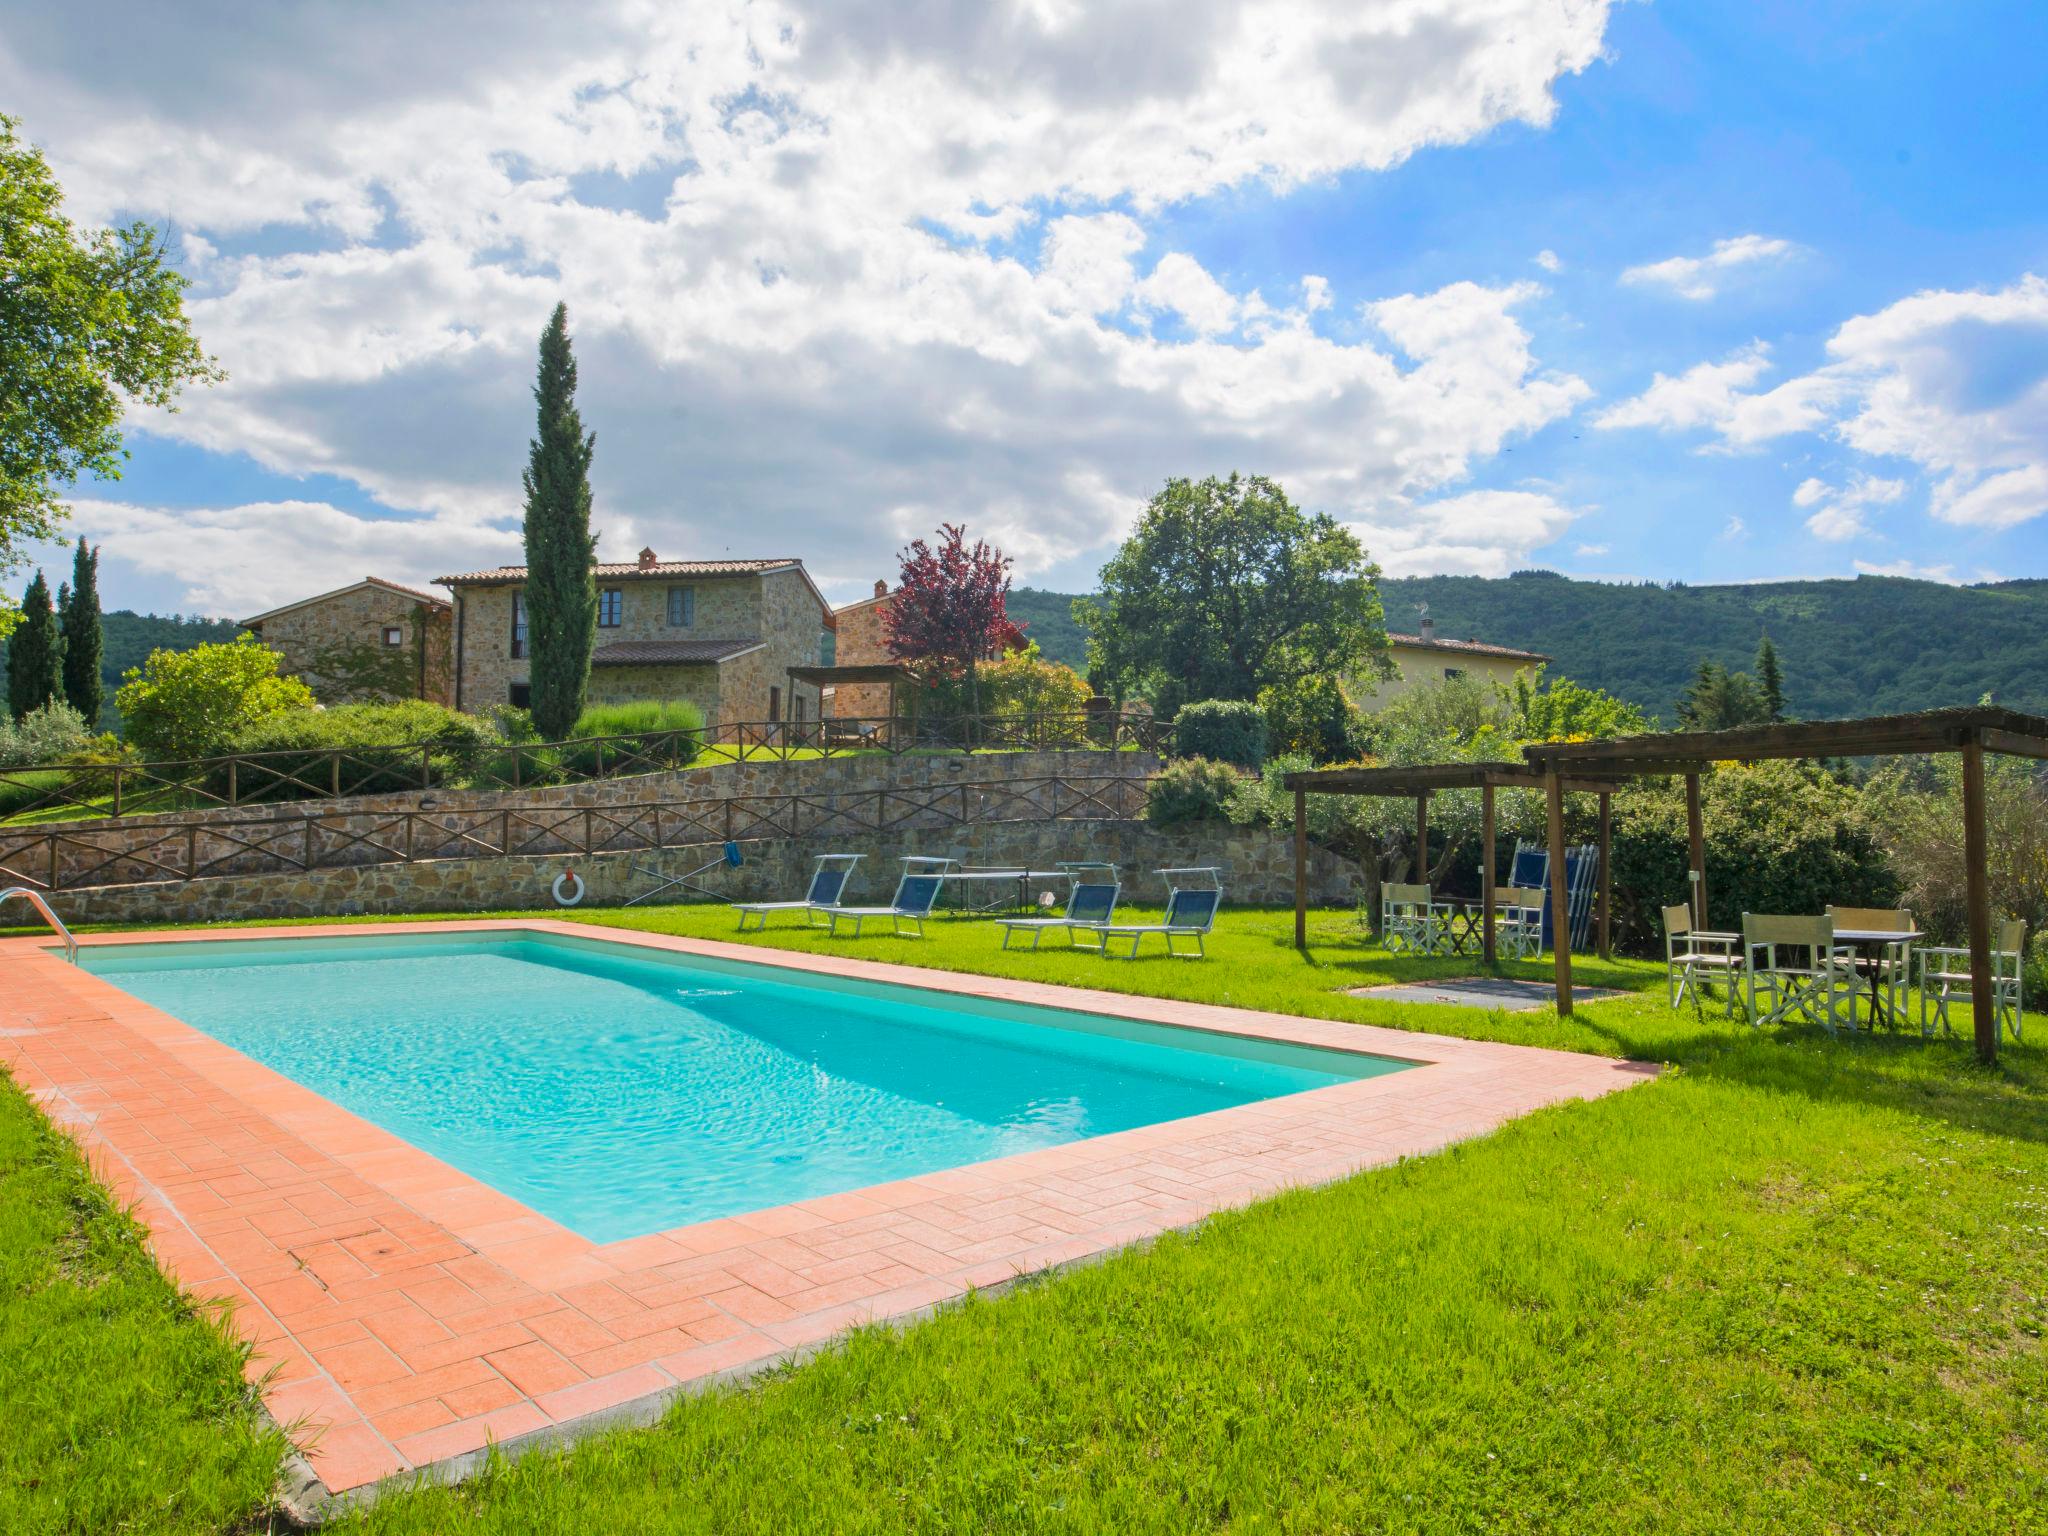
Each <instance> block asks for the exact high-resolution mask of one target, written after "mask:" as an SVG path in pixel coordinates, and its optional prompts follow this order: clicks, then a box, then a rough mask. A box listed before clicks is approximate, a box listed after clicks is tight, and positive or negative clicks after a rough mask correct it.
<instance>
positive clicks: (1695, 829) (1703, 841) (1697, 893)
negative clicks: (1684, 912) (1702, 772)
mask: <svg viewBox="0 0 2048 1536" xmlns="http://www.w3.org/2000/svg"><path fill="white" fill-rule="evenodd" d="M1685 841H1686V846H1687V849H1688V851H1689V853H1690V855H1691V858H1692V922H1693V926H1694V927H1695V928H1704V927H1706V926H1707V834H1706V830H1705V828H1704V827H1703V826H1702V825H1701V822H1700V776H1699V775H1698V774H1696V773H1688V774H1687V775H1686V776H1685Z"/></svg>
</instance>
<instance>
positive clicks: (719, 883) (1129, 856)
mask: <svg viewBox="0 0 2048 1536" xmlns="http://www.w3.org/2000/svg"><path fill="white" fill-rule="evenodd" d="M718 852H719V848H718V845H717V844H716V843H704V844H698V845H692V846H689V847H678V848H669V849H664V850H662V851H660V852H658V853H630V854H603V855H599V856H597V857H594V858H585V857H578V856H548V857H539V858H489V859H448V860H429V861H422V862H418V863H413V864H382V865H374V866H366V867H362V868H354V869H332V870H320V871H316V872H314V873H312V874H298V873H292V874H275V875H249V876H224V877H219V878H213V879H205V880H185V881H174V882H159V883H154V884H142V885H126V886H102V887H98V888H96V889H92V890H82V891H64V892H60V893H58V895H57V897H56V898H55V900H54V902H53V904H54V905H55V906H56V908H57V912H58V915H59V916H61V917H62V918H63V919H64V920H65V921H66V922H67V923H144V922H150V923H169V922H213V921H222V920H228V921H232V920H234V919H237V918H244V919H247V918H258V917H334V916H349V915H354V914H358V913H369V914H378V913H392V914H395V913H406V912H490V911H501V910H526V909H533V910H542V911H547V912H551V913H552V912H558V911H559V910H560V909H559V908H557V907H556V906H555V903H554V901H553V898H552V897H551V896H550V894H549V887H550V886H551V884H552V883H553V881H554V879H555V877H556V876H557V875H559V874H560V873H561V872H562V871H563V870H565V869H574V870H575V871H576V872H577V875H578V876H579V877H580V878H581V879H582V880H584V881H585V882H586V883H587V885H588V887H589V894H588V895H587V896H586V897H585V898H584V901H583V903H582V904H583V905H585V906H611V905H616V904H618V903H621V902H623V901H626V900H627V899H629V898H631V897H633V896H638V895H640V894H641V893H642V892H644V891H648V890H651V889H652V888H653V887H654V886H655V884H656V879H655V877H654V876H653V875H650V874H648V873H646V871H657V872H659V874H660V875H662V876H668V875H674V874H680V873H682V872H684V871H685V870H690V869H694V868H696V867H697V866H698V865H701V864H704V863H706V862H708V861H710V860H713V859H715V858H717V857H718ZM745 852H746V863H745V864H744V865H743V866H742V867H741V868H739V869H737V870H731V869H725V868H723V867H721V868H719V869H716V870H714V871H712V872H711V873H710V874H709V875H707V876H706V877H705V882H706V884H707V885H709V886H710V887H711V888H712V889H714V890H717V891H718V892H720V893H721V894H723V895H727V896H730V897H732V898H734V899H739V900H757V899H771V900H772V899H778V898H785V897H791V896H798V895H801V894H802V892H803V888H804V886H805V884H806V883H807V881H808V880H809V878H810V870H811V860H812V858H813V857H814V856H815V855H816V854H818V853H826V852H830V853H840V852H858V853H862V854H865V855H866V858H865V859H864V861H863V863H862V865H861V879H860V881H859V883H858V884H857V886H856V887H855V889H854V892H853V897H854V899H855V900H857V901H859V902H861V903H863V904H866V903H881V902H886V901H887V900H888V898H889V895H890V893H891V892H892V891H893V890H894V889H895V883H896V876H897V873H898V865H897V863H896V861H897V860H898V859H900V858H902V857H903V856H905V855H908V854H917V853H922V854H931V853H947V854H952V855H954V856H957V857H960V858H963V859H965V860H966V861H967V862H969V863H973V864H981V865H993V866H999V867H1008V866H1011V865H1018V866H1028V867H1031V868H1034V869H1050V868H1052V867H1053V866H1054V865H1055V864H1057V863H1058V862H1059V861H1060V860H1063V859H1102V860H1108V861H1110V862H1113V863H1115V864H1116V865H1117V866H1118V867H1119V868H1120V869H1121V870H1122V871H1123V878H1124V883H1125V888H1126V892H1127V895H1128V899H1129V900H1131V901H1132V902H1137V903H1143V904H1145V905H1148V906H1153V907H1157V906H1158V905H1160V904H1161V902H1162V901H1163V899H1164V885H1163V882H1162V881H1161V880H1160V879H1159V877H1158V876H1157V875H1156V874H1155V873H1154V871H1155V870H1158V869H1160V868H1165V867H1172V866H1185V865H1201V864H1215V865H1218V866H1220V867H1221V869H1222V870H1223V882H1224V893H1225V894H1224V901H1225V905H1226V907H1229V906H1232V905H1243V906H1274V905H1286V904H1288V903H1291V902H1292V901H1293V899H1294V863H1293V848H1292V843H1291V840H1290V839H1289V838H1288V837H1287V836H1285V835H1283V834H1280V833H1275V832H1269V831H1263V830H1257V829H1253V828H1247V827H1226V826H1222V825H1217V826H1211V827H1203V828H1175V829H1173V830H1171V831H1168V832H1159V831H1155V830H1153V829H1152V828H1151V827H1148V826H1146V825H1145V824H1144V823H1143V822H1135V821H1066V822H1054V823H1047V822H1006V823H995V824H990V825H985V826H980V827H968V828H953V829H951V830H950V832H949V833H947V834H946V835H945V836H943V837H940V836H935V835H934V834H932V833H929V832H926V833H918V832H892V833H875V834H870V835H868V836H866V837H863V838H861V839H858V840H856V841H854V842H853V843H852V844H851V845H849V844H848V843H847V842H846V841H845V840H842V839H831V840H828V841H824V842H820V841H817V840H813V839H808V838H788V839H778V840H775V841H768V842H758V843H750V844H748V845H747V846H746V850H745ZM1309 859H1310V862H1309V900H1310V902H1311V903H1313V904H1315V905H1317V906H1331V905H1341V904H1345V903H1348V902H1350V901H1351V900H1353V899H1354V895H1355V889H1356V881H1357V879H1358V868H1357V866H1356V865H1355V864H1353V863H1352V862H1351V861H1350V860H1348V859H1344V858H1340V857H1339V856H1337V855H1335V854H1332V853H1330V852H1328V851H1327V850H1323V849H1318V848H1311V849H1310V851H1309ZM1040 888H1044V889H1055V890H1060V889H1063V887H1062V886H1061V885H1060V883H1059V882H1058V881H1054V880H1041V881H1038V882H1036V883H1035V884H1034V886H1033V890H1034V891H1036V890H1037V889H1040ZM565 915H567V914H565ZM991 942H993V940H991Z"/></svg>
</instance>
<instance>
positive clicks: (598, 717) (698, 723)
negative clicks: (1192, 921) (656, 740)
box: [569, 699, 704, 740]
mask: <svg viewBox="0 0 2048 1536" xmlns="http://www.w3.org/2000/svg"><path fill="white" fill-rule="evenodd" d="M703 729H704V711H703V710H701V709H699V708H698V707H697V706H696V705H694V704H692V703H691V702H690V701H689V700H688V699H645V700H642V701H640V702H638V703H633V704H593V705H591V706H590V708H588V709H586V710H584V711H583V713H582V714H581V715H579V716H577V718H576V728H575V729H574V730H573V731H571V732H570V733H569V734H570V735H571V736H572V737H575V738H577V739H579V740H584V739H588V738H589V737H592V736H645V735H653V734H655V733H657V732H662V731H701V730H703Z"/></svg>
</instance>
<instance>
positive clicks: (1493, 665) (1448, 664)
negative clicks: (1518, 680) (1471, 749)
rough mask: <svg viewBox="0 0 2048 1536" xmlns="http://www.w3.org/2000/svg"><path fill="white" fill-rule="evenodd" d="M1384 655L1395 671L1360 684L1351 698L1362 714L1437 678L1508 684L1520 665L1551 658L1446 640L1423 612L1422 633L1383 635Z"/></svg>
mask: <svg viewBox="0 0 2048 1536" xmlns="http://www.w3.org/2000/svg"><path fill="white" fill-rule="evenodd" d="M1387 659H1388V660H1389V661H1391V662H1393V664H1394V675H1393V676H1392V677H1390V678H1388V679H1387V680H1386V681H1385V682H1383V683H1378V684H1376V685H1375V686H1373V687H1372V688H1370V689H1362V690H1361V691H1360V692H1359V694H1358V696H1357V698H1356V700H1355V702H1356V703H1357V705H1358V707H1359V709H1361V710H1362V711H1364V712H1365V713H1366V714H1372V713H1374V712H1376V711H1378V710H1382V709H1385V708H1386V707H1387V705H1388V704H1390V703H1392V702H1393V701H1394V700H1395V699H1398V698H1399V697H1400V696H1401V695H1402V694H1404V693H1407V692H1408V691H1409V690H1411V689H1414V688H1421V687H1426V686H1428V685H1429V684H1432V683H1441V682H1442V681H1443V680H1444V679H1445V678H1449V677H1469V678H1473V679H1475V680H1477V681H1479V682H1482V683H1498V684H1500V685H1501V686H1502V687H1506V686H1508V685H1509V684H1510V683H1512V682H1513V681H1514V680H1515V674H1516V673H1517V672H1520V671H1521V670H1522V669H1523V668H1525V667H1539V666H1542V665H1544V664H1545V663H1546V662H1548V661H1549V660H1550V658H1549V657H1548V656H1543V655H1539V654H1538V653H1537V652H1535V651H1518V650H1516V649H1515V648H1514V647H1513V646H1509V645H1490V644H1488V643H1487V642H1486V641H1484V640H1478V639H1472V640H1447V639H1445V638H1444V637H1442V636H1441V635H1439V634H1438V633H1437V632H1436V620H1434V619H1432V618H1430V617H1429V616H1428V615H1427V614H1424V615H1423V618H1422V633H1421V634H1419V635H1396V634H1391V633H1390V634H1389V635H1388V636H1387Z"/></svg>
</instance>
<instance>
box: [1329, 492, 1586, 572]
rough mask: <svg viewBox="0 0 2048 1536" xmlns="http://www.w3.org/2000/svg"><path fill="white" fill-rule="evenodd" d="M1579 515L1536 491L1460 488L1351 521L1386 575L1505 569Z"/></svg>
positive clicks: (1523, 561) (1522, 560)
mask: <svg viewBox="0 0 2048 1536" xmlns="http://www.w3.org/2000/svg"><path fill="white" fill-rule="evenodd" d="M1578 515H1579V514H1578V512H1577V511H1576V510H1574V509H1573V508H1571V507H1568V506H1566V505H1564V504H1563V503H1562V502H1560V501H1558V500H1557V499H1556V498H1554V497H1552V496H1549V495H1547V494H1545V493H1543V492H1540V491H1467V492H1465V493H1464V494H1462V495H1458V496H1443V497H1439V498H1437V499H1436V500H1434V501H1428V502H1424V503H1422V504H1420V505H1418V506H1415V507H1413V508H1411V509H1409V510H1408V511H1407V512H1406V513H1404V514H1402V515H1401V516H1398V517H1388V518H1383V519H1381V520H1378V521H1374V522H1366V523H1358V524H1354V525H1353V528H1354V531H1355V532H1356V533H1357V534H1358V535H1359V537H1360V538H1362V539H1363V540H1364V541H1365V544H1366V547H1367V548H1368V549H1369V550H1371V551H1372V554H1373V558H1374V559H1376V560H1378V561H1379V563H1380V566H1381V568H1382V569H1384V570H1385V571H1386V573H1387V574H1388V575H1389V576H1416V575H1424V574H1428V573H1432V572H1439V571H1444V572H1450V573H1452V574H1456V575H1469V576H1505V575H1507V574H1508V572H1510V571H1512V570H1514V569H1515V568H1516V567H1517V566H1520V565H1524V564H1526V563H1527V561H1528V558H1529V556H1530V554H1531V553H1532V552H1533V551H1535V550H1537V549H1540V548H1542V547H1543V546H1544V545H1546V544H1549V543H1552V542H1553V541H1554V540H1556V539H1557V538H1558V537H1559V536H1560V535H1561V534H1563V533H1564V531H1565V529H1567V528H1569V527H1570V526H1571V524H1572V520H1573V519H1574V518H1576V517H1577V516H1578Z"/></svg>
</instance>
